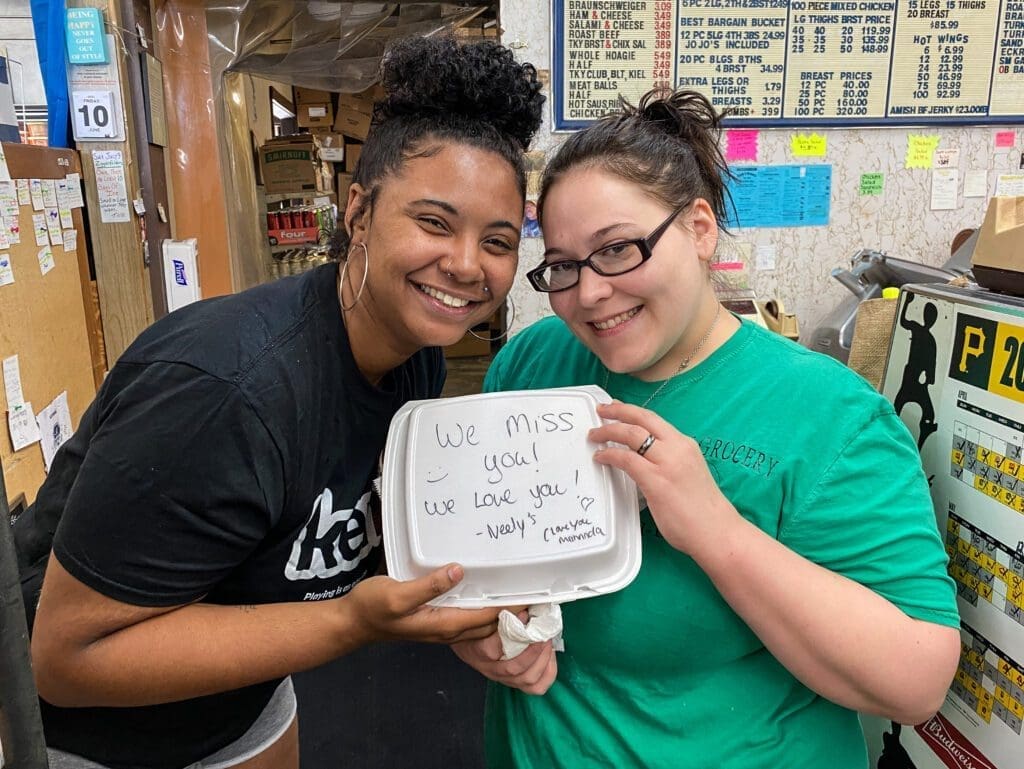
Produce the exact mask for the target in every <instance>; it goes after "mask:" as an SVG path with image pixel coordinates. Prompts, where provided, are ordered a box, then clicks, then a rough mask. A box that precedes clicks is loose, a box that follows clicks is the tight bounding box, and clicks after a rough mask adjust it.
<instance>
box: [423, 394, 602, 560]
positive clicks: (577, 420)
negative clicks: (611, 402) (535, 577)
mask: <svg viewBox="0 0 1024 769" xmlns="http://www.w3.org/2000/svg"><path fill="white" fill-rule="evenodd" d="M599 424H600V419H599V418H598V417H597V414H596V412H595V411H594V410H593V406H592V404H588V403H587V402H586V401H585V400H584V399H581V398H580V397H579V396H578V395H576V396H564V397H559V396H550V395H548V396H546V397H543V398H540V397H538V398H535V399H529V398H526V399H522V398H520V399H518V400H516V401H515V402H512V401H509V402H503V401H501V400H496V399H492V400H482V401H478V402H476V403H467V404H465V405H464V406H463V407H460V408H459V409H458V410H457V411H455V410H453V409H450V408H449V409H445V408H427V409H424V410H422V411H420V412H418V413H417V414H415V415H414V416H413V418H412V421H411V423H410V432H409V438H410V446H409V454H408V466H407V468H406V486H405V488H406V495H407V500H406V502H407V507H408V514H409V515H410V518H411V521H410V523H411V526H410V544H411V547H412V550H413V552H414V553H415V554H416V556H415V557H416V560H419V561H421V562H434V563H445V562H447V561H449V560H458V561H461V562H462V563H471V562H475V561H478V562H493V561H495V560H505V559H509V560H512V559H517V560H518V559H534V558H543V557H545V556H558V555H564V554H566V553H567V552H575V551H581V550H591V549H601V548H604V547H608V546H609V544H610V543H611V537H612V536H613V535H614V532H613V531H612V528H611V526H612V525H613V521H614V516H613V513H612V510H611V507H610V506H611V504H612V496H613V492H612V488H611V482H610V477H609V474H610V471H609V470H608V469H606V468H604V467H602V466H600V465H598V464H596V463H595V462H594V461H593V459H592V457H593V453H594V451H595V449H596V448H597V447H596V445H595V444H592V443H589V442H588V441H587V432H588V431H589V430H590V429H591V428H593V427H597V426H598V425H599Z"/></svg>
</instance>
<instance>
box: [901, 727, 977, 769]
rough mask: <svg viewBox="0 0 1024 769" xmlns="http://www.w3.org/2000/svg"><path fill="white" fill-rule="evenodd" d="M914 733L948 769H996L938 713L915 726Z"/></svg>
mask: <svg viewBox="0 0 1024 769" xmlns="http://www.w3.org/2000/svg"><path fill="white" fill-rule="evenodd" d="M914 731H916V732H917V733H918V734H919V735H920V736H921V739H922V740H924V741H925V743H927V745H928V747H930V748H931V749H932V750H933V751H934V752H935V755H937V756H938V757H939V758H940V759H942V763H944V764H945V765H946V766H948V767H949V769H997V768H996V765H995V764H993V763H992V762H991V761H989V760H988V759H987V758H985V756H984V755H982V753H981V751H980V750H978V749H977V748H976V747H974V746H973V745H972V744H971V743H970V742H968V741H967V738H966V737H964V736H963V735H962V734H961V733H960V730H959V729H957V728H956V727H955V726H953V724H951V723H950V722H949V721H947V720H946V719H945V718H944V717H943V716H942V715H941V714H940V713H936V714H935V715H934V716H932V718H931V719H929V720H928V721H925V722H924V723H923V724H918V725H917V726H915V727H914Z"/></svg>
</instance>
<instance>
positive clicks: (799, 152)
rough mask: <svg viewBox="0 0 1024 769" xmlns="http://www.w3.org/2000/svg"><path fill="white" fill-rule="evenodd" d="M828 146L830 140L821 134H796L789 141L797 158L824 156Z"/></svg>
mask: <svg viewBox="0 0 1024 769" xmlns="http://www.w3.org/2000/svg"><path fill="white" fill-rule="evenodd" d="M827 146H828V141H827V139H826V138H825V137H824V136H822V135H821V134H810V135H808V134H796V135H794V136H793V137H792V139H791V140H790V143H789V148H790V150H791V151H792V153H793V157H795V158H823V157H825V150H826V148H827Z"/></svg>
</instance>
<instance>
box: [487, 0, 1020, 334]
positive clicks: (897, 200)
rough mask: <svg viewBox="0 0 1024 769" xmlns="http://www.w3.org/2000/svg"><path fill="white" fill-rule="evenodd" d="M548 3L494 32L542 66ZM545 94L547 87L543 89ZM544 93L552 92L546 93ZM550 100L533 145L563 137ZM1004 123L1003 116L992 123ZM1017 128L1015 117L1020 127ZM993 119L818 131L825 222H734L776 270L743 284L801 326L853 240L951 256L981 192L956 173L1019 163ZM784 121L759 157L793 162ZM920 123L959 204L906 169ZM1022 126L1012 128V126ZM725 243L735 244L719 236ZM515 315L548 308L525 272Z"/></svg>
mask: <svg viewBox="0 0 1024 769" xmlns="http://www.w3.org/2000/svg"><path fill="white" fill-rule="evenodd" d="M550 18H551V9H550V5H549V3H548V2H547V0H502V6H501V26H502V28H503V29H504V34H503V36H502V42H503V43H505V45H508V46H511V47H512V48H514V49H516V53H517V55H518V56H519V58H520V59H521V60H523V61H529V62H532V63H533V64H534V65H535V66H537V68H538V69H550V67H551V57H550V39H551V27H550ZM549 96H550V94H549ZM549 103H550V102H549ZM551 124H552V122H551V115H550V110H548V112H547V115H546V117H545V124H544V126H543V127H542V129H541V133H540V135H539V136H538V137H537V139H536V141H535V145H534V149H538V150H544V151H550V150H552V148H553V147H555V146H556V145H557V144H558V142H559V141H560V139H561V136H562V135H561V134H552V133H551V130H550V127H551ZM999 128H1000V129H1001V130H1007V129H1009V128H1010V126H1000V127H999ZM1018 129H1019V127H1018ZM996 130H997V129H996V128H995V127H978V128H938V127H929V128H925V129H922V128H920V127H918V128H914V129H907V128H893V129H888V128H873V129H859V130H845V129H834V130H827V131H822V130H821V129H815V131H816V132H817V133H826V134H827V139H828V154H827V156H826V157H825V159H824V162H827V163H830V164H832V206H831V218H830V224H829V225H828V226H827V227H799V228H791V229H781V228H780V229H775V228H769V229H754V228H751V229H746V230H736V231H735V232H734V241H735V242H736V243H739V244H752V245H757V244H773V245H774V246H775V248H776V253H777V259H776V266H775V269H774V270H771V271H763V272H757V271H754V270H752V272H751V285H752V287H753V288H754V289H755V290H757V292H758V294H759V296H760V297H761V298H770V297H778V298H779V299H781V300H782V301H783V303H784V304H785V306H786V309H787V310H788V311H790V312H794V311H795V312H796V313H797V314H798V316H799V320H800V324H801V330H806V329H810V328H811V327H812V326H813V325H815V324H816V323H817V322H818V321H819V320H820V319H821V318H822V316H823V315H825V314H826V313H827V312H828V311H829V310H830V309H832V307H834V306H835V304H836V303H837V302H838V301H840V300H841V299H842V298H844V297H845V296H846V295H847V292H846V289H844V288H842V287H841V286H840V285H839V284H838V283H837V282H836V281H835V280H833V279H832V278H831V277H830V275H829V273H830V271H831V270H832V269H833V268H834V267H845V266H848V262H849V257H850V256H851V255H852V254H853V253H854V252H855V251H857V250H859V249H861V248H874V249H879V250H883V251H885V252H887V253H889V254H891V255H893V256H898V257H900V258H904V259H911V260H918V261H922V262H926V263H928V264H934V265H938V264H941V263H942V262H944V261H945V260H946V259H947V258H948V256H949V246H950V243H951V241H952V239H953V237H954V235H956V233H957V232H959V231H960V230H962V229H964V228H966V227H977V226H980V224H981V220H982V218H983V216H984V207H985V203H986V199H985V198H967V199H964V198H963V196H962V192H963V178H964V174H965V172H966V171H968V170H973V169H982V168H987V169H988V170H989V193H990V194H991V193H992V192H994V190H995V179H996V175H997V174H999V173H1018V172H1019V171H1018V163H1019V161H1020V149H1019V147H1020V141H1021V138H1020V137H1018V145H1017V146H1018V149H1013V150H1006V149H1000V150H996V149H995V142H994V135H995V131H996ZM793 133H795V132H794V131H793V130H791V129H788V128H787V129H765V130H762V131H761V142H760V152H759V160H758V162H759V163H761V164H783V163H795V162H799V161H797V160H795V159H793V158H792V157H791V156H790V154H789V142H790V137H791V136H792V135H793ZM909 133H918V134H920V133H928V134H937V135H939V136H940V137H941V140H940V142H939V147H940V148H942V147H959V148H960V197H959V200H958V205H959V206H960V207H959V208H956V209H954V210H950V211H931V210H930V192H931V171H930V170H920V169H913V170H907V169H904V167H903V166H904V158H905V155H906V146H907V134H909ZM1018 133H1020V132H1018ZM868 172H882V173H884V174H885V189H884V193H883V194H882V195H880V196H864V197H862V196H860V195H859V194H858V185H859V182H860V175H861V174H862V173H868ZM722 248H723V249H725V252H724V253H728V250H729V249H734V248H736V245H735V243H733V244H730V243H728V242H724V243H723V246H722ZM542 253H543V246H542V241H540V240H535V239H526V240H524V241H523V246H522V248H521V250H520V273H522V272H524V271H525V270H526V269H528V268H530V267H533V266H535V265H536V264H537V263H539V262H540V259H541V254H542ZM512 300H513V302H514V303H515V305H516V310H517V316H516V319H515V323H514V330H518V329H520V328H522V327H523V326H524V325H526V324H528V323H530V322H532V321H534V320H536V319H538V318H540V317H543V316H544V315H548V314H550V309H549V308H548V305H547V300H546V299H545V298H544V297H543V296H542V295H540V294H537V293H534V292H533V291H532V290H531V289H530V287H529V285H528V284H527V283H526V280H525V278H521V280H519V281H518V282H517V284H516V287H515V288H514V289H513V291H512Z"/></svg>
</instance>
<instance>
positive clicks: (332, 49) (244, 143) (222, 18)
mask: <svg viewBox="0 0 1024 769" xmlns="http://www.w3.org/2000/svg"><path fill="white" fill-rule="evenodd" d="M486 8H487V6H486V5H479V6H473V7H454V6H447V5H442V4H440V3H410V4H406V3H402V4H397V3H369V2H365V3H353V2H329V1H328V0H235V1H234V2H232V1H230V0H228V1H226V2H219V3H216V4H200V3H196V2H190V1H189V0H167V2H165V3H163V4H161V5H160V6H158V7H157V10H156V14H155V16H156V19H155V20H156V27H157V35H158V37H159V38H160V40H161V44H162V53H163V57H164V60H165V73H166V74H167V76H168V80H169V82H168V84H167V85H166V86H165V98H166V100H167V102H168V113H169V115H170V116H171V121H172V122H174V121H177V126H176V130H174V129H172V130H171V133H172V136H171V141H172V152H171V153H170V154H171V162H172V168H171V175H172V182H173V184H174V190H175V201H176V202H175V221H176V224H177V228H176V233H175V236H176V237H179V238H182V237H198V238H199V239H200V243H199V248H200V254H201V255H204V256H203V257H201V261H203V262H207V263H209V265H210V269H209V270H207V271H208V272H211V273H212V272H215V270H213V269H212V265H213V264H215V263H217V262H218V261H219V262H220V264H221V265H222V272H223V273H224V275H222V276H220V280H218V276H217V275H215V274H211V275H207V274H206V273H205V272H201V277H202V281H203V286H204V294H206V295H212V294H216V293H224V290H221V289H222V288H223V286H222V283H223V282H224V278H225V277H226V279H227V281H229V286H228V288H227V290H233V291H240V290H242V289H245V288H248V287H250V286H253V285H255V284H257V283H260V282H263V281H266V280H268V279H270V278H272V277H274V276H275V275H276V274H279V271H278V270H276V269H274V267H273V260H272V258H271V255H270V250H269V246H268V243H267V239H266V237H265V236H264V233H263V232H262V231H261V224H260V223H261V221H262V219H263V217H264V211H263V210H262V209H261V201H260V200H259V199H258V196H257V191H256V177H255V168H254V164H253V151H254V149H255V148H254V147H253V139H252V132H251V130H250V125H251V123H250V121H251V116H252V115H253V114H254V111H255V105H254V103H253V97H254V95H255V94H254V91H253V89H252V88H251V87H250V81H249V76H258V77H261V78H266V79H268V80H274V81H280V82H286V83H292V84H293V85H298V86H304V87H307V88H317V89H321V90H325V91H332V92H339V93H358V92H360V91H363V90H365V89H366V88H368V87H370V86H371V85H373V84H374V83H375V82H376V81H377V79H378V70H379V66H380V58H381V55H382V54H383V52H384V49H385V47H386V46H387V43H388V41H389V40H391V39H392V38H396V37H408V36H414V35H418V36H426V35H434V34H438V33H439V32H442V31H444V30H451V29H454V28H456V27H459V26H462V25H464V24H466V23H468V22H469V21H471V20H472V19H474V18H475V17H477V16H479V15H480V14H481V13H482V12H483V11H484V10H486ZM175 77H177V87H175V83H174V78H175ZM199 80H204V81H205V82H198V81H199ZM175 137H177V138H178V140H179V141H178V142H176V141H175ZM203 137H207V138H206V139H205V140H204V138H203ZM212 155H215V156H216V157H211V156H212ZM212 168H219V171H220V172H219V179H212V178H210V169H212ZM197 193H198V195H199V200H197V199H196V198H195V197H193V196H194V195H196V194H197ZM186 196H188V198H187V199H186ZM215 197H220V198H221V200H222V201H223V204H222V205H223V207H224V210H225V212H226V216H225V217H224V218H223V221H222V222H218V221H217V219H216V217H214V215H213V213H212V212H213V211H215V210H217V209H216V208H215V207H214V205H215V204H214V201H213V200H212V198H215ZM200 200H201V201H202V202H200ZM204 235H205V237H204ZM224 249H226V251H227V258H225V255H223V254H222V253H218V251H219V250H224ZM211 288H212V289H213V290H212V291H211V290H210V289H211Z"/></svg>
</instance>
